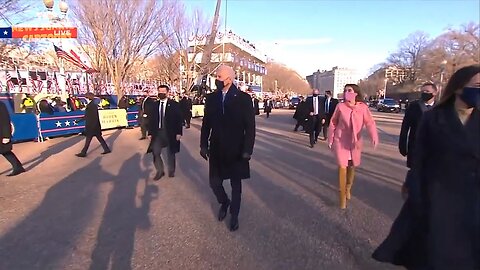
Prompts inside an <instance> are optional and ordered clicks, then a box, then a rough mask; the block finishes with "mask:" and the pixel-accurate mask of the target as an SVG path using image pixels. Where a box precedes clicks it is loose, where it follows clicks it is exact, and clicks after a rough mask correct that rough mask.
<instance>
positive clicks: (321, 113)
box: [305, 96, 325, 118]
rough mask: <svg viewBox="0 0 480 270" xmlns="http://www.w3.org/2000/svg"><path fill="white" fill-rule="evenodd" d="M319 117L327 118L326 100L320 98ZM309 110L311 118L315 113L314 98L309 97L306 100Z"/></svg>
mask: <svg viewBox="0 0 480 270" xmlns="http://www.w3.org/2000/svg"><path fill="white" fill-rule="evenodd" d="M317 100H318V115H319V117H320V118H325V98H324V97H321V96H318V99H317ZM305 102H306V104H307V108H308V114H309V116H310V113H311V112H313V110H314V107H313V97H307V99H306V100H305Z"/></svg>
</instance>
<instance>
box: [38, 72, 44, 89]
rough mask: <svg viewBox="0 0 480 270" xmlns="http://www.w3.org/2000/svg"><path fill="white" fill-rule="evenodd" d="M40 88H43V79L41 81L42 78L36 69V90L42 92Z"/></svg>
mask: <svg viewBox="0 0 480 270" xmlns="http://www.w3.org/2000/svg"><path fill="white" fill-rule="evenodd" d="M42 89H43V81H42V78H40V75H38V71H37V90H38V92H39V93H40V92H42Z"/></svg>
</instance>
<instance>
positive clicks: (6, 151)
mask: <svg viewBox="0 0 480 270" xmlns="http://www.w3.org/2000/svg"><path fill="white" fill-rule="evenodd" d="M12 148H13V146H12V125H11V123H10V115H9V114H8V110H7V107H6V106H5V104H4V103H3V102H0V154H2V155H3V156H4V157H5V158H6V159H7V161H8V162H10V164H11V165H12V169H13V170H12V172H11V173H10V174H8V175H7V176H15V175H19V174H21V173H23V172H25V169H24V168H23V166H22V163H21V162H20V161H19V160H18V158H17V156H15V154H14V153H13V152H12Z"/></svg>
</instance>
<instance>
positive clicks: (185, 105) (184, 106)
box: [179, 98, 193, 118]
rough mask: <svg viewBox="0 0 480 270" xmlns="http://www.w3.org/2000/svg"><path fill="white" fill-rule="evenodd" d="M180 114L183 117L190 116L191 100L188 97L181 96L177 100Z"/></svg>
mask: <svg viewBox="0 0 480 270" xmlns="http://www.w3.org/2000/svg"><path fill="white" fill-rule="evenodd" d="M179 104H180V108H181V110H182V114H183V116H184V117H185V118H187V117H192V106H193V103H192V100H191V99H190V98H182V99H181V100H180V102H179Z"/></svg>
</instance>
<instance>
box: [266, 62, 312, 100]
mask: <svg viewBox="0 0 480 270" xmlns="http://www.w3.org/2000/svg"><path fill="white" fill-rule="evenodd" d="M266 68H267V70H268V72H267V75H265V76H264V77H263V89H264V91H269V90H270V91H271V92H275V91H276V90H280V91H282V92H288V91H294V92H297V93H301V94H307V93H309V92H311V89H310V86H309V85H308V83H307V81H306V80H305V79H304V78H302V77H301V76H300V75H299V74H298V73H297V72H296V71H294V70H292V69H290V68H288V67H287V66H285V65H282V64H279V63H276V62H268V63H267V64H266ZM275 87H277V88H278V89H275Z"/></svg>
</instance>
